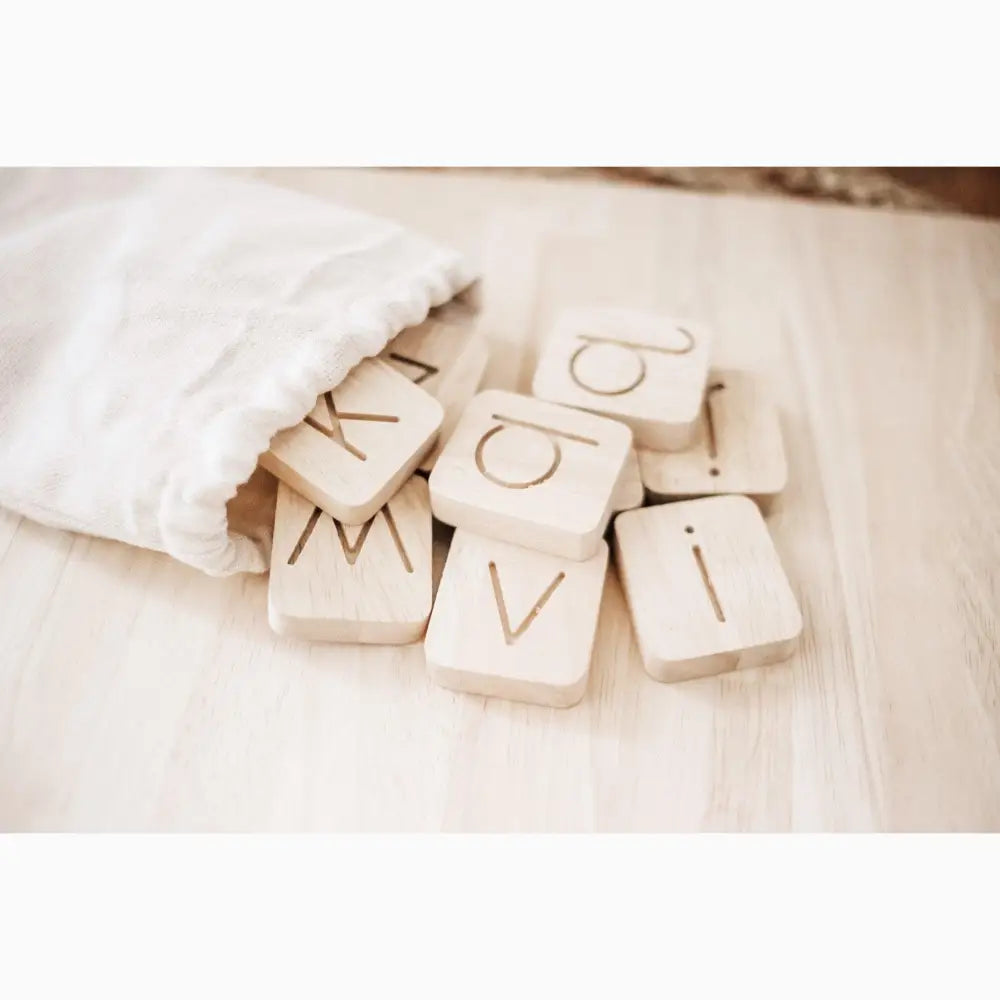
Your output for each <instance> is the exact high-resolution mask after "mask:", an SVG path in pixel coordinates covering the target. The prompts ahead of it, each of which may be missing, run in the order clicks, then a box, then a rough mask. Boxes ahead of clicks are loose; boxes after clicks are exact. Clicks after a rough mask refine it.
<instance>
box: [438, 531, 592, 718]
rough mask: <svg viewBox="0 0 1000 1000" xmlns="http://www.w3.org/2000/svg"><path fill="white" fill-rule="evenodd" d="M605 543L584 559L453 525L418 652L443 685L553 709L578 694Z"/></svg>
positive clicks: (583, 679) (584, 674)
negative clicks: (489, 536) (537, 549)
mask: <svg viewBox="0 0 1000 1000" xmlns="http://www.w3.org/2000/svg"><path fill="white" fill-rule="evenodd" d="M607 564H608V546H607V543H606V542H605V541H604V540H603V539H600V544H599V546H598V548H597V551H596V552H595V553H594V555H593V556H591V557H590V558H589V559H587V560H584V561H582V562H580V561H575V560H570V559H563V558H560V557H559V556H552V555H547V554H546V553H543V552H534V551H532V550H530V549H523V548H520V547H519V546H516V545H510V544H508V543H506V542H499V541H496V540H494V539H490V538H483V537H482V536H480V535H474V534H472V533H471V532H468V531H463V530H462V529H458V530H457V531H456V532H455V535H454V537H453V538H452V542H451V549H450V550H449V552H448V560H447V562H446V563H445V567H444V574H443V576H442V578H441V585H440V587H439V588H438V595H437V600H436V601H435V602H434V611H433V612H432V613H431V620H430V624H429V625H428V626H427V637H426V638H425V640H424V653H425V656H426V658H427V669H428V671H429V672H430V675H431V678H432V679H433V680H434V681H435V682H436V683H437V684H440V685H441V686H442V687H446V688H450V689H451V690H454V691H464V692H467V693H469V694H480V695H489V696H493V697H497V698H506V699H508V700H511V701H525V702H531V703H533V704H537V705H549V706H551V707H554V708H567V707H569V706H570V705H575V704H576V703H577V702H578V701H580V699H581V698H582V697H583V695H584V693H585V691H586V688H587V677H588V676H589V673H590V658H591V652H592V650H593V646H594V636H595V633H596V631H597V620H598V616H599V614H600V608H601V594H602V592H603V590H604V577H605V570H606V569H607Z"/></svg>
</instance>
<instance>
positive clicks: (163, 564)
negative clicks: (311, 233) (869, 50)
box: [0, 170, 1000, 831]
mask: <svg viewBox="0 0 1000 1000" xmlns="http://www.w3.org/2000/svg"><path fill="white" fill-rule="evenodd" d="M266 176H268V177H269V178H271V179H272V180H273V181H275V182H277V183H281V184H286V185H288V186H291V187H296V188H298V189H300V190H304V191H310V192H312V193H314V194H316V195H319V196H321V197H327V198H330V199H333V200H336V201H339V202H342V203H345V204H349V205H353V206H356V207H358V208H360V209H363V210H369V211H375V212H380V213H382V214H385V215H389V216H393V217H395V218H398V219H399V220H400V221H402V222H404V223H406V224H408V225H411V226H414V227H416V228H418V229H422V230H423V231H425V232H427V233H428V234H430V235H433V236H436V237H437V238H439V239H441V240H444V241H447V242H450V243H453V244H455V245H456V246H458V247H460V248H462V249H464V250H466V251H467V252H468V253H469V254H470V256H471V257H472V258H473V259H474V260H476V261H478V262H479V264H480V265H481V267H482V268H483V271H484V275H485V282H484V285H483V289H482V296H483V302H482V305H483V313H482V316H481V327H482V329H483V331H484V333H485V334H486V335H487V336H488V337H489V338H490V342H491V347H492V350H491V355H490V364H489V366H488V368H487V375H486V380H485V383H484V384H486V385H492V386H496V387H502V388H514V389H518V390H519V391H522V392H524V391H527V390H528V388H529V385H530V379H531V373H532V371H533V368H534V361H535V357H536V355H537V346H536V345H537V337H538V336H539V335H540V333H541V332H542V331H544V330H547V329H549V328H550V324H551V322H552V321H553V320H554V317H555V315H556V314H557V313H558V312H559V311H560V310H561V309H562V308H563V307H565V306H569V305H584V306H588V305H589V306H601V305H626V306H639V307H644V308H652V309H660V310H664V311H668V312H671V313H675V314H678V315H689V316H698V317H701V318H703V319H704V320H706V321H707V322H708V323H710V324H711V325H712V327H713V328H714V329H715V330H716V332H717V340H716V343H715V345H714V348H713V364H714V365H718V366H719V367H734V368H742V369H747V370H750V371H753V372H755V373H756V374H758V375H759V376H760V377H761V378H763V379H765V380H766V382H767V384H768V386H769V387H770V388H771V390H772V392H773V393H774V395H775V398H776V399H777V402H778V405H779V407H780V410H781V414H782V421H783V430H784V432H785V445H786V450H787V456H788V464H789V482H788V486H787V488H786V490H785V491H784V493H783V494H782V495H781V497H780V498H779V499H778V501H777V502H776V504H775V506H774V510H773V511H772V513H771V514H770V516H769V519H768V525H769V528H770V531H771V534H772V536H773V537H774V540H775V544H776V546H777V548H778V551H779V552H780V553H781V556H782V560H783V563H784V565H785V568H786V570H787V573H788V577H789V579H790V581H791V584H792V588H793V590H794V592H795V595H796V597H797V599H798V602H799V605H800V607H801V609H802V614H803V618H804V622H805V629H804V632H803V635H802V639H801V644H800V647H799V651H798V652H797V654H796V655H795V656H794V657H792V658H791V659H790V660H789V661H787V663H784V664H781V665H777V666H774V667H769V668H767V669H764V670H757V671H749V672H746V673H743V672H739V671H737V672H735V673H731V674H727V675H722V676H719V677H711V678H706V679H704V680H697V681H692V682H689V683H685V684H658V683H656V682H655V681H653V680H651V679H650V678H649V677H648V676H647V675H646V674H645V672H644V670H643V668H642V665H641V662H640V659H639V654H638V649H637V647H636V643H635V640H634V637H633V635H632V630H631V627H630V625H629V621H628V616H627V613H626V610H625V605H624V601H623V597H622V593H621V589H620V587H619V585H618V582H617V579H616V576H615V573H614V572H609V574H608V579H607V583H606V586H605V590H604V596H603V601H602V611H601V618H600V622H599V625H598V634H597V639H596V643H595V648H594V657H593V663H592V668H591V675H590V680H589V683H588V687H587V692H586V694H585V696H584V698H583V700H582V701H581V702H580V704H579V705H577V706H576V707H574V708H571V709H566V710H556V709H550V708H541V707H537V706H532V705H520V704H515V703H509V702H504V701H498V700H495V699H483V698H479V697H476V696H472V695H461V694H455V693H452V692H449V691H446V690H443V689H441V688H439V687H437V686H436V685H435V684H434V683H433V682H432V681H431V680H430V678H429V677H428V675H427V671H426V669H425V664H424V655H423V651H422V649H421V647H420V646H400V647H394V648H376V647H361V646H357V647H337V646H331V645H325V644H308V643H303V642H295V641H291V640H287V639H283V638H282V637H280V636H277V635H275V634H274V633H273V632H272V631H271V629H270V628H269V627H268V624H267V607H266V594H267V580H266V579H265V578H261V577H244V578H231V579H221V580H220V579H213V578H209V577H206V576H202V575H200V574H198V573H197V572H195V571H194V570H191V569H189V568H187V567H184V566H181V565H179V564H176V563H173V562H171V561H170V560H169V559H167V558H166V557H164V556H161V555H158V554H155V553H150V552H142V551H137V550H133V549H130V548H128V547H126V546H124V545H121V544H118V543H114V542H108V541H103V540H98V539H91V538H85V537H82V536H75V535H72V534H68V533H65V532H59V531H54V530H50V529H47V528H43V527H40V526H38V525H36V524H32V523H30V522H28V521H24V520H21V519H19V518H17V517H15V516H14V515H12V514H9V513H7V512H4V511H0V638H2V645H0V826H2V827H3V828H5V829H18V830H24V829H35V830H39V829H42V830H106V829H119V830H147V829H157V830H190V829H196V830H218V829H226V830H248V829H249V830H319V829H323V830H442V829H443V830H553V831H560V830H562V831H565V830H572V831H588V830H598V831H618V830H636V831H655V830H788V829H791V830H956V829H957V830H998V829H1000V666H998V660H1000V625H998V621H997V617H998V616H997V608H998V606H1000V579H998V571H997V567H998V565H1000V520H998V518H997V507H998V504H997V497H998V496H1000V390H998V379H997V371H998V365H1000V354H998V352H1000V226H998V225H997V224H995V223H985V222H979V221H975V220H969V219H963V218H955V217H947V216H933V217H932V216H924V215H917V214H911V215H907V214H887V213H880V212H877V211H871V210H863V209H855V208H843V207H832V206H831V207H827V206H814V205H810V204H805V203H802V202H794V201H776V200H769V199H764V198H744V197H735V196H731V197H725V196H718V197H711V196H705V195H693V194H686V193H679V192H671V191H661V190H647V189H642V188H638V187H617V186H613V185H607V184H601V183H573V182H569V181H518V180H507V179H500V178H495V177H490V176H489V175H480V176H475V177H463V176H457V175H441V174H422V173H414V172H406V171H374V172H365V171H361V172H354V171H339V170H338V171H320V170H315V171H314V170H309V171H297V170H283V171H277V172H273V171H268V172H266ZM436 534H437V533H436ZM444 534H445V535H446V534H447V533H446V532H445V533H444ZM442 551H443V550H442V546H441V544H439V541H436V542H435V554H436V556H438V564H440V555H441V553H442Z"/></svg>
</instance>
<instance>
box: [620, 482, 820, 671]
mask: <svg viewBox="0 0 1000 1000" xmlns="http://www.w3.org/2000/svg"><path fill="white" fill-rule="evenodd" d="M615 561H616V563H617V566H618V573H619V576H620V578H621V582H622V587H623V589H624V591H625V595H626V599H627V602H628V606H629V612H630V617H631V619H632V626H633V628H634V630H635V634H636V640H637V641H638V644H639V649H640V650H641V652H642V658H643V663H644V664H645V667H646V672H647V673H648V674H649V675H650V676H651V677H654V678H655V679H656V680H658V681H668V682H669V681H687V680H691V679H694V678H698V677H708V676H710V675H712V674H720V673H725V672H726V671H729V670H743V669H748V668H753V667H762V666H766V665H768V664H771V663H778V662H780V661H781V660H786V659H788V657H789V656H791V654H792V653H793V652H794V651H795V646H796V643H797V640H798V637H799V634H800V633H801V631H802V615H801V613H800V611H799V608H798V604H797V603H796V601H795V595H794V594H793V593H792V591H791V588H790V587H789V585H788V579H787V577H786V575H785V571H784V569H783V568H782V566H781V558H780V556H779V555H778V553H777V551H776V550H775V547H774V543H773V542H772V541H771V536H770V534H769V533H768V530H767V525H766V524H765V523H764V518H763V517H762V516H761V513H760V510H759V509H758V508H757V506H756V505H755V504H754V502H753V501H752V500H751V499H750V498H749V497H744V496H721V497H706V498H704V499H701V500H685V501H682V502H680V503H671V504H666V505H663V506H659V507H646V508H644V509H643V510H635V511H629V512H627V513H625V514H622V515H621V516H620V517H618V518H617V519H616V520H615Z"/></svg>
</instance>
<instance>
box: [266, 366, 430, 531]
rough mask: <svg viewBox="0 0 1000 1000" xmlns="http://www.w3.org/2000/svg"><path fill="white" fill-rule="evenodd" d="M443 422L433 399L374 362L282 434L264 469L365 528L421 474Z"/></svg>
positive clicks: (273, 442) (274, 442)
mask: <svg viewBox="0 0 1000 1000" xmlns="http://www.w3.org/2000/svg"><path fill="white" fill-rule="evenodd" d="M442 416H443V411H442V409H441V404H440V403H439V402H438V401H437V400H436V399H434V397H433V396H431V395H429V394H428V393H426V392H424V390H423V389H421V388H420V387H419V386H416V385H414V384H413V383H412V382H411V381H410V380H409V379H408V378H407V377H406V376H405V375H400V374H399V372H397V371H394V370H393V369H392V368H390V367H389V366H388V365H387V364H385V363H384V362H382V361H379V360H377V359H368V360H366V361H362V362H361V364H359V365H358V366H357V367H356V368H355V369H354V370H353V371H352V372H351V373H350V374H349V375H348V376H347V378H345V379H344V381H343V382H342V383H341V384H340V385H339V386H337V388H336V389H334V390H332V391H331V392H324V393H323V394H322V395H321V396H320V397H319V398H318V399H317V400H316V405H315V406H314V407H313V410H312V412H311V413H310V414H309V415H308V416H307V417H306V418H305V420H304V421H303V422H302V423H301V424H298V425H297V426H295V427H290V428H288V429H287V430H284V431H280V432H279V433H278V434H276V435H275V436H274V438H272V440H271V447H270V450H269V451H268V452H266V453H265V454H264V455H262V456H261V458H260V464H261V465H262V466H263V467H264V468H265V469H267V470H268V472H271V473H273V474H274V475H275V476H277V477H278V479H280V480H282V481H283V482H286V483H288V485H289V486H291V487H292V488H293V489H295V490H296V491H297V492H298V493H301V494H302V496H304V497H305V498H306V499H307V500H311V501H312V502H313V503H314V504H315V505H316V506H317V507H322V508H323V510H325V511H326V512H327V513H328V514H331V515H332V516H333V517H335V518H337V519H338V520H340V521H343V522H344V523H345V524H362V523H364V522H365V521H367V520H368V519H369V518H370V517H371V516H372V515H373V514H374V513H375V512H376V511H377V510H378V509H379V508H380V507H381V506H382V504H384V503H385V502H386V500H388V499H389V497H391V496H392V495H393V493H395V492H396V490H398V489H399V487H400V486H401V485H402V484H403V483H404V482H406V480H407V479H408V478H409V476H410V474H411V473H412V472H413V471H414V470H415V469H416V468H417V465H418V464H419V463H420V460H421V459H422V458H423V457H424V455H426V454H427V452H428V451H429V450H430V448H431V446H432V445H433V443H434V439H435V437H436V435H437V433H438V429H439V428H440V426H441V419H442Z"/></svg>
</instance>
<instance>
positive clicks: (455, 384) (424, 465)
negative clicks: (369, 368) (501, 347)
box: [380, 319, 489, 472]
mask: <svg viewBox="0 0 1000 1000" xmlns="http://www.w3.org/2000/svg"><path fill="white" fill-rule="evenodd" d="M380 357H381V358H382V360H383V361H385V362H386V363H387V364H389V365H391V366H392V367H393V368H395V369H396V371H398V372H399V373H400V374H402V375H405V376H406V377H407V378H408V379H410V380H411V381H412V382H413V383H414V385H418V386H420V388H421V389H423V390H424V391H425V392H428V393H430V394H431V395H432V396H433V397H434V398H435V399H436V400H437V401H438V402H439V403H440V404H441V406H442V407H443V409H444V420H443V422H442V424H441V430H440V433H439V434H438V439H437V442H436V444H435V445H434V447H433V448H432V449H431V450H430V451H429V452H428V453H427V454H426V455H425V456H424V458H423V459H422V460H421V462H420V465H419V469H420V471H421V472H430V471H431V469H433V468H434V463H435V462H436V461H437V458H438V455H440V453H441V449H442V448H443V447H444V445H445V443H446V442H447V440H448V438H450V437H451V434H452V431H454V429H455V425H456V424H457V423H458V418H459V417H460V416H461V415H462V411H463V410H464V409H465V407H466V405H467V404H468V402H469V400H470V399H472V397H473V396H474V395H475V394H476V392H477V391H478V389H479V385H480V383H481V382H482V380H483V376H484V375H485V374H486V364H487V362H488V361H489V349H488V348H487V346H486V338H485V337H483V336H482V335H481V334H479V333H478V332H477V331H476V330H475V329H474V328H473V324H472V323H471V322H467V323H460V322H456V321H452V322H445V321H443V320H439V319H428V320H426V321H425V322H423V323H421V324H420V325H419V326H412V327H410V328H408V329H406V330H404V331H403V332H402V333H401V334H399V336H398V337H395V338H394V339H393V340H391V341H390V342H389V345H388V346H387V347H386V349H385V350H384V351H383V352H382V354H381V355H380Z"/></svg>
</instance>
